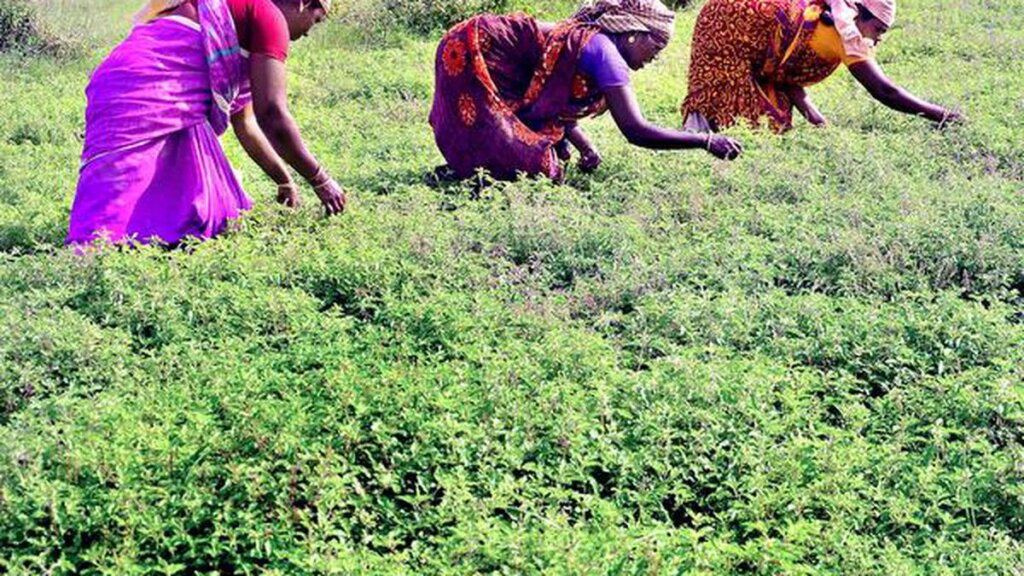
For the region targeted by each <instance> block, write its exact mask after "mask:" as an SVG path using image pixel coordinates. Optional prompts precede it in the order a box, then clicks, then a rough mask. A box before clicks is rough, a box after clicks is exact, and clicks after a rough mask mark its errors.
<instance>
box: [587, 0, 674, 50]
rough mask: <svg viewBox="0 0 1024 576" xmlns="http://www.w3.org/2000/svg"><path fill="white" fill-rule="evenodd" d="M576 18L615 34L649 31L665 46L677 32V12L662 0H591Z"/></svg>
mask: <svg viewBox="0 0 1024 576" xmlns="http://www.w3.org/2000/svg"><path fill="white" fill-rule="evenodd" d="M573 18H574V19H576V20H579V21H582V22H588V23H591V24H595V25H597V26H598V27H599V28H601V30H602V31H604V32H609V33H612V34H625V33H628V32H637V33H644V34H650V35H651V36H653V37H654V39H655V40H656V41H657V42H658V43H659V44H660V45H661V46H662V47H665V46H667V45H668V43H669V42H670V41H671V40H672V36H673V34H674V33H675V21H676V13H675V12H673V11H672V10H670V9H669V8H668V7H666V6H665V5H664V4H663V3H662V2H661V0H589V1H587V2H585V3H584V4H583V6H581V7H580V9H579V10H578V11H577V12H576V14H575V15H574V16H573Z"/></svg>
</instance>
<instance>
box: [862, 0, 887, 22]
mask: <svg viewBox="0 0 1024 576" xmlns="http://www.w3.org/2000/svg"><path fill="white" fill-rule="evenodd" d="M858 4H860V5H861V6H863V7H865V8H867V9H868V12H871V13H872V14H873V15H874V16H875V18H878V19H879V20H881V21H882V24H885V25H886V26H889V27H891V26H892V23H893V22H895V21H896V0H859V2H858Z"/></svg>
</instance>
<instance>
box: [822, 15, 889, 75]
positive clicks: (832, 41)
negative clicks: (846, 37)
mask: <svg viewBox="0 0 1024 576" xmlns="http://www.w3.org/2000/svg"><path fill="white" fill-rule="evenodd" d="M811 49H813V50H814V51H815V52H817V53H818V55H819V56H821V57H822V58H825V59H827V60H838V61H841V62H842V63H843V64H845V65H847V66H849V65H851V64H856V63H857V62H863V61H865V60H870V59H872V58H874V54H873V53H872V50H871V48H870V47H869V46H868V45H867V43H866V42H863V41H861V42H860V46H859V47H856V46H854V47H850V46H847V45H846V44H845V43H844V42H843V38H842V37H841V36H840V35H839V31H838V30H836V27H835V26H827V25H825V24H824V23H820V22H819V23H818V25H817V26H815V27H814V33H813V34H812V35H811Z"/></svg>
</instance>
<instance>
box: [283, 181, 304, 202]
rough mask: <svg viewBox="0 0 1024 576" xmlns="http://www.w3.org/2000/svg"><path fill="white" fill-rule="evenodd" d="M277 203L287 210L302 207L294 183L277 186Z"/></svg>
mask: <svg viewBox="0 0 1024 576" xmlns="http://www.w3.org/2000/svg"><path fill="white" fill-rule="evenodd" d="M277 203H278V204H283V205H284V206H287V207H289V208H298V207H299V206H301V205H302V200H301V199H300V198H299V189H298V187H296V186H295V183H294V182H289V183H287V184H280V185H278V187H277Z"/></svg>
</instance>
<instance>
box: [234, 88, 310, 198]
mask: <svg viewBox="0 0 1024 576" xmlns="http://www.w3.org/2000/svg"><path fill="white" fill-rule="evenodd" d="M231 126H232V128H233V129H234V132H235V136H236V137H237V138H238V142H239V143H240V144H241V145H242V148H243V149H245V152H246V154H248V155H249V158H252V161H253V162H255V163H256V164H257V165H258V166H259V167H260V168H261V169H263V172H264V173H266V175H267V176H269V177H270V179H271V180H273V181H274V183H275V184H277V186H278V195H277V200H278V202H281V203H282V204H285V205H286V206H290V207H297V206H298V205H299V197H298V194H297V193H296V189H295V184H294V182H292V177H291V174H290V173H289V172H288V165H287V164H285V162H284V160H282V159H281V157H280V156H278V155H277V152H275V151H274V147H273V146H272V145H271V144H270V141H269V140H267V137H266V136H265V135H264V134H263V130H261V129H260V126H259V123H257V122H256V114H255V113H254V112H253V109H252V105H251V104H250V105H248V106H246V107H245V108H243V109H242V110H241V111H240V112H238V113H237V114H235V115H234V116H232V117H231Z"/></svg>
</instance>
